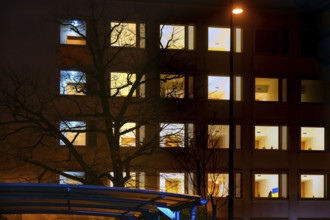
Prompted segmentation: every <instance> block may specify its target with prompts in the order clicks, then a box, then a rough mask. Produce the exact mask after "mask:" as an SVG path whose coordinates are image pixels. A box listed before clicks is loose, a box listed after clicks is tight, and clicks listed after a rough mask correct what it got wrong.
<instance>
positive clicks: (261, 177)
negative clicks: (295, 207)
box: [254, 173, 287, 198]
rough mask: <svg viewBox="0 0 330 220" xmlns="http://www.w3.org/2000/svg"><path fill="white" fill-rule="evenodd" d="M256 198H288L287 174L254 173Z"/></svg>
mask: <svg viewBox="0 0 330 220" xmlns="http://www.w3.org/2000/svg"><path fill="white" fill-rule="evenodd" d="M254 197H255V198H287V174H263V173H256V174H254Z"/></svg>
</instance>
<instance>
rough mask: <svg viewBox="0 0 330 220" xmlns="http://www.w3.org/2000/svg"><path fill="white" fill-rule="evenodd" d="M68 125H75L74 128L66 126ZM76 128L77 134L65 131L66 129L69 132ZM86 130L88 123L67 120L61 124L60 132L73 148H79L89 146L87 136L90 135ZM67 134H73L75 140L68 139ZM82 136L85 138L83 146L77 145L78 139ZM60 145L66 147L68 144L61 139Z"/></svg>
mask: <svg viewBox="0 0 330 220" xmlns="http://www.w3.org/2000/svg"><path fill="white" fill-rule="evenodd" d="M67 124H73V126H71V127H68V126H66V125H67ZM75 124H77V125H75ZM75 127H76V130H77V132H76V131H65V129H66V128H67V130H71V129H72V128H73V129H72V130H74V129H75ZM79 127H84V128H85V129H83V128H80V129H79ZM86 128H87V123H86V122H85V121H68V120H66V121H60V122H59V130H60V132H61V134H62V135H63V136H64V137H65V138H66V139H68V140H69V141H70V142H71V144H72V145H73V146H78V147H80V146H87V136H88V135H87V132H86ZM79 131H80V132H79ZM66 133H70V134H71V133H72V135H74V140H73V139H72V140H71V138H70V137H68V136H67V134H66ZM73 133H77V134H73ZM80 134H82V135H83V138H84V139H83V144H75V143H74V142H75V141H76V140H77V138H78V137H79V135H80ZM59 145H60V146H66V144H65V143H64V142H63V140H61V139H60V140H59Z"/></svg>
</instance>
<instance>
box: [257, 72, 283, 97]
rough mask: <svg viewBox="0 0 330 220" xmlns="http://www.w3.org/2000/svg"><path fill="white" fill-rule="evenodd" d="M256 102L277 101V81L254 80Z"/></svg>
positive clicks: (268, 79)
mask: <svg viewBox="0 0 330 220" xmlns="http://www.w3.org/2000/svg"><path fill="white" fill-rule="evenodd" d="M255 100H256V101H274V102H277V101H279V84H278V79H271V78H256V79H255Z"/></svg>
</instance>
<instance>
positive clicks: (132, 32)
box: [60, 20, 242, 53]
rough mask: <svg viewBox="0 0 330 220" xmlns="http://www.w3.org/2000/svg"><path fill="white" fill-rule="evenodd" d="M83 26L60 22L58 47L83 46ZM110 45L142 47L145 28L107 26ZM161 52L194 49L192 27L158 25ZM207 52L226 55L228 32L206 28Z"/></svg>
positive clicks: (238, 36)
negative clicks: (61, 45) (68, 45)
mask: <svg viewBox="0 0 330 220" xmlns="http://www.w3.org/2000/svg"><path fill="white" fill-rule="evenodd" d="M86 30H87V25H86V22H84V21H78V20H64V21H62V22H61V26H60V43H61V44H70V45H85V44H86V39H85V36H86V34H87V31H86ZM109 30H110V45H111V46H112V47H136V48H145V46H146V26H145V24H142V23H124V22H110V25H109ZM159 39H160V48H161V49H179V50H181V49H186V50H194V49H195V27H194V26H193V25H168V24H162V25H160V28H159ZM233 39H234V49H235V50H234V51H235V52H238V53H239V52H242V29H241V28H235V31H234V36H233ZM208 50H210V51H230V28H225V27H209V28H208Z"/></svg>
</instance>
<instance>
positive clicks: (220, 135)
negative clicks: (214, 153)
mask: <svg viewBox="0 0 330 220" xmlns="http://www.w3.org/2000/svg"><path fill="white" fill-rule="evenodd" d="M229 132H230V131H229V125H214V124H212V125H208V133H207V137H208V145H207V146H208V148H220V149H228V148H229ZM234 132H235V149H240V148H241V126H240V125H235V131H234Z"/></svg>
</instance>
